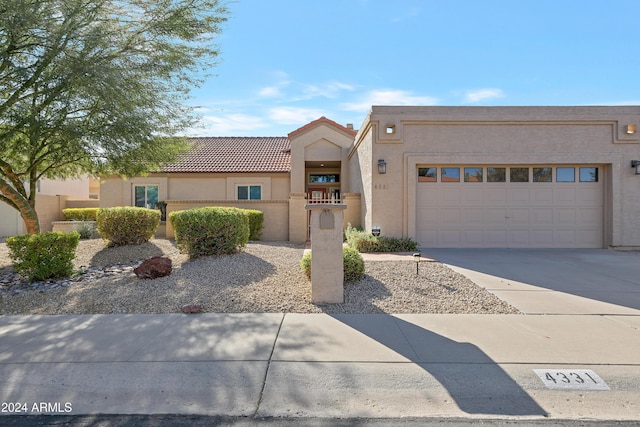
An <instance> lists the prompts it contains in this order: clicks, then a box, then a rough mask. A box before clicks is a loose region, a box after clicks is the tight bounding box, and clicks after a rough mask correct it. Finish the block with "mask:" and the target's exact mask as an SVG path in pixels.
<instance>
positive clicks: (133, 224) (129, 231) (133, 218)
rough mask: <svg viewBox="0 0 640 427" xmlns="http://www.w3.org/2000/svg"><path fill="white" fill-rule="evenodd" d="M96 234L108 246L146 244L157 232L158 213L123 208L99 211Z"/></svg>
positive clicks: (135, 208)
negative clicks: (106, 242)
mask: <svg viewBox="0 0 640 427" xmlns="http://www.w3.org/2000/svg"><path fill="white" fill-rule="evenodd" d="M96 221H97V223H98V228H97V230H98V233H100V236H101V237H102V238H103V239H105V240H107V241H108V242H109V246H124V245H139V244H142V243H145V242H148V241H149V240H150V239H151V238H152V237H153V236H154V235H155V234H156V231H158V225H159V224H160V211H157V210H154V209H146V208H138V207H132V206H123V207H116V208H104V209H99V210H98V213H97V214H96Z"/></svg>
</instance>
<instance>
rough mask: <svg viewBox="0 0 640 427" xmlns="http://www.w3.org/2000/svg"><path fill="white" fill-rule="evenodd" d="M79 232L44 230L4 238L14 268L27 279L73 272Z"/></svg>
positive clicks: (40, 278)
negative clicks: (42, 231)
mask: <svg viewBox="0 0 640 427" xmlns="http://www.w3.org/2000/svg"><path fill="white" fill-rule="evenodd" d="M79 240H80V235H79V234H78V233H77V232H75V231H72V232H71V233H65V232H60V231H56V232H53V231H51V232H47V233H40V234H33V235H21V236H12V237H9V238H7V247H8V248H9V256H10V257H11V260H12V261H13V268H14V269H15V270H16V271H17V272H18V273H20V274H21V275H23V276H25V277H27V278H28V279H29V280H30V281H32V282H33V281H36V280H45V279H50V278H57V277H68V276H70V275H71V273H72V272H73V263H72V262H71V261H72V260H73V259H74V258H75V257H76V248H77V246H78V241H79Z"/></svg>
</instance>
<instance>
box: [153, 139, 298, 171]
mask: <svg viewBox="0 0 640 427" xmlns="http://www.w3.org/2000/svg"><path fill="white" fill-rule="evenodd" d="M189 141H190V142H191V143H193V147H192V148H191V150H189V151H188V152H187V153H185V154H183V155H182V156H180V157H179V158H178V160H177V161H176V162H174V163H170V164H168V165H166V166H165V167H164V168H162V171H163V172H221V173H225V172H226V173H233V172H290V171H291V144H290V143H289V139H288V138H287V137H203V138H189Z"/></svg>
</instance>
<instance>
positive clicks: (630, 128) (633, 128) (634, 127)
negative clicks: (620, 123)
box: [627, 124, 638, 135]
mask: <svg viewBox="0 0 640 427" xmlns="http://www.w3.org/2000/svg"><path fill="white" fill-rule="evenodd" d="M637 131H638V125H635V124H631V125H627V134H629V135H633V134H634V133H636V132H637Z"/></svg>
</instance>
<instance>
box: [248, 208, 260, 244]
mask: <svg viewBox="0 0 640 427" xmlns="http://www.w3.org/2000/svg"><path fill="white" fill-rule="evenodd" d="M244 211H245V213H246V214H247V216H248V217H249V240H260V237H261V235H262V226H263V224H264V213H263V212H262V211H259V210H256V209H245V210H244Z"/></svg>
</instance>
